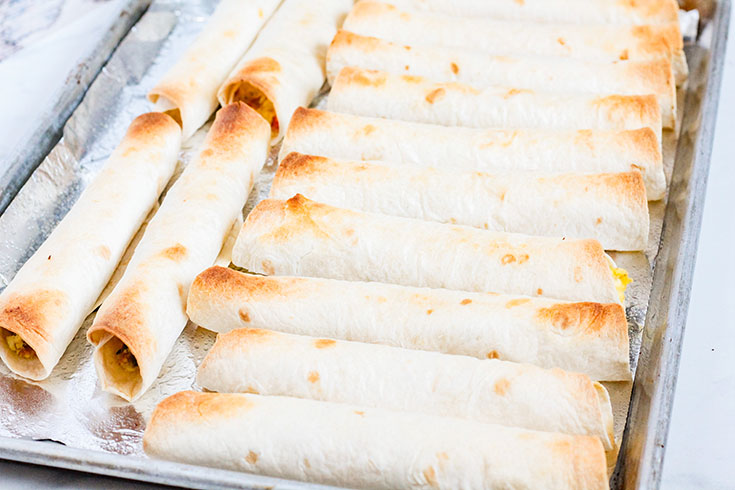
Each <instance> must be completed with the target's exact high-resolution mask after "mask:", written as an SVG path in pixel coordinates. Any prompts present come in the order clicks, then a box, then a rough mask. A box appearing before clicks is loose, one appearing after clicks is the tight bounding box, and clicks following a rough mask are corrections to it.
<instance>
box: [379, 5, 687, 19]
mask: <svg viewBox="0 0 735 490" xmlns="http://www.w3.org/2000/svg"><path fill="white" fill-rule="evenodd" d="M386 3H389V4H392V5H393V6H395V7H398V8H400V9H402V10H418V11H426V12H438V13H442V14H449V15H456V16H462V17H490V18H493V19H502V20H522V21H536V22H568V23H579V24H593V23H596V24H636V25H640V24H659V23H669V22H678V20H679V15H678V14H679V5H678V3H677V2H676V0H636V1H634V2H621V1H620V0H594V1H590V0H522V1H518V0H483V1H482V2H478V1H476V0H388V1H387V2H386Z"/></svg>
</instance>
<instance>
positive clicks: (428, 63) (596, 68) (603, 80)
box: [327, 30, 676, 128]
mask: <svg viewBox="0 0 735 490" xmlns="http://www.w3.org/2000/svg"><path fill="white" fill-rule="evenodd" d="M346 66H359V67H360V68H365V69H369V70H381V71H386V72H388V73H393V74H396V75H404V74H405V75H417V76H421V77H426V78H428V79H430V80H433V81H437V82H459V83H463V84H467V85H471V86H473V87H477V88H483V87H492V86H504V87H514V88H517V89H524V90H540V91H545V92H553V93H557V92H558V93H586V94H598V95H609V94H618V95H649V94H653V95H655V96H656V97H657V98H658V103H659V105H660V108H661V117H662V121H663V124H664V127H667V128H673V127H675V124H676V84H675V83H674V73H673V71H672V70H671V61H669V60H668V59H665V58H660V59H658V60H652V61H619V62H616V63H595V62H589V61H579V60H574V59H568V58H553V57H540V56H537V57H516V58H509V57H507V56H492V55H489V54H485V53H482V52H476V51H470V50H467V49H462V48H441V47H424V46H402V45H400V44H396V43H391V42H388V41H384V40H382V39H378V38H374V37H367V36H360V35H357V34H353V33H351V32H348V31H344V30H340V31H339V32H338V33H337V35H336V36H335V38H334V40H332V44H331V45H330V46H329V51H328V54H327V74H328V77H329V81H330V83H333V82H334V79H335V78H336V77H337V75H338V74H339V72H340V70H341V69H342V68H344V67H346Z"/></svg>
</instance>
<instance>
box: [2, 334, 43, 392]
mask: <svg viewBox="0 0 735 490" xmlns="http://www.w3.org/2000/svg"><path fill="white" fill-rule="evenodd" d="M31 342H32V341H31V340H30V339H28V340H27V339H25V338H23V337H22V336H21V335H19V334H18V333H16V332H13V331H11V330H9V329H7V328H5V327H4V326H1V327H0V356H2V359H3V361H5V363H6V364H7V365H8V367H10V369H12V370H13V371H14V372H16V373H19V374H21V375H22V376H25V377H26V378H30V379H33V380H39V379H43V378H45V377H46V376H48V372H49V371H48V370H47V369H46V368H45V367H44V365H43V363H42V362H41V360H40V359H39V358H38V355H37V354H36V349H34V348H33V346H32V345H31Z"/></svg>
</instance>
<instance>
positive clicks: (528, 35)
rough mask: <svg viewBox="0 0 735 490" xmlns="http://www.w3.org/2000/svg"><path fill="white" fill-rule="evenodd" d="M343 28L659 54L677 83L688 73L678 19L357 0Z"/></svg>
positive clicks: (572, 52) (509, 48)
mask: <svg viewBox="0 0 735 490" xmlns="http://www.w3.org/2000/svg"><path fill="white" fill-rule="evenodd" d="M581 1H584V0H581ZM587 3H594V2H593V1H589V2H587ZM568 13H569V15H575V14H576V11H575V10H574V9H570V10H569V12H568ZM343 28H344V29H345V30H347V31H350V32H354V33H355V34H361V35H363V36H374V37H379V38H381V39H386V40H388V41H393V42H398V43H402V44H408V45H412V46H413V45H416V46H419V45H424V46H444V47H454V48H465V49H468V50H476V51H485V52H488V53H492V54H495V55H501V56H519V55H529V54H533V55H541V56H563V57H567V58H576V59H580V60H587V61H597V62H614V61H621V60H633V61H645V60H652V59H658V58H662V57H663V58H667V59H669V60H671V63H672V66H673V69H674V75H675V76H676V83H677V85H680V84H682V83H683V82H684V81H685V80H686V77H687V73H688V68H687V63H686V56H685V55H684V41H683V39H682V37H681V30H680V27H679V23H678V20H675V21H672V22H669V23H666V24H656V25H627V26H626V25H610V24H592V23H588V22H584V23H581V24H573V23H568V22H567V21H564V22H559V23H541V22H527V21H504V20H493V19H488V18H478V17H477V16H471V17H452V16H448V15H444V14H441V13H431V12H406V11H402V10H399V9H398V8H396V7H394V6H392V5H387V4H384V3H378V2H371V1H364V0H363V1H361V2H359V3H358V4H356V5H355V8H353V9H352V12H350V14H349V15H348V16H347V18H346V19H345V22H344V25H343Z"/></svg>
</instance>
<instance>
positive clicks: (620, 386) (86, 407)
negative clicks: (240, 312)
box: [0, 0, 683, 456]
mask: <svg viewBox="0 0 735 490" xmlns="http://www.w3.org/2000/svg"><path fill="white" fill-rule="evenodd" d="M215 4H216V1H214V0H196V1H195V0H188V1H173V0H160V1H156V2H154V3H153V5H152V6H151V7H150V9H149V10H148V12H147V13H146V14H145V15H144V16H143V17H142V18H141V20H140V21H139V22H138V23H137V24H136V26H135V27H134V28H133V29H132V30H131V32H130V34H129V35H128V36H127V37H126V38H125V40H124V41H123V42H122V43H121V44H120V45H119V47H118V49H117V50H116V52H115V53H114V54H113V56H112V57H111V59H110V61H109V62H108V64H107V66H105V68H104V69H103V70H102V72H101V73H100V75H99V77H98V78H97V79H96V80H95V82H94V83H93V84H92V86H91V87H90V89H89V91H88V93H87V94H86V96H85V98H84V100H83V101H82V103H81V104H80V105H79V107H78V108H77V109H76V111H75V112H74V114H73V116H72V117H71V118H70V119H69V121H68V122H67V124H66V126H65V128H64V136H63V138H62V140H61V141H60V142H59V143H58V144H57V145H56V147H55V148H54V149H53V150H52V151H51V153H50V154H49V155H48V156H47V158H46V159H45V160H44V161H43V163H42V164H41V165H40V166H39V168H38V169H37V170H36V171H35V172H34V173H33V175H32V176H31V178H30V180H29V181H28V182H27V183H26V185H25V186H24V187H23V188H22V190H21V191H20V192H19V194H18V196H17V197H16V198H15V199H14V201H13V202H12V203H11V205H10V206H9V207H8V209H7V210H6V212H5V213H4V214H3V215H2V216H0V289H3V288H4V287H5V286H6V285H7V284H8V282H9V281H10V280H11V279H12V278H13V276H14V275H15V273H16V272H17V270H18V269H19V268H20V266H21V265H22V264H23V263H24V262H25V260H26V259H27V258H28V257H30V256H31V254H32V253H33V252H34V251H35V250H36V249H37V248H38V246H39V245H40V244H41V243H42V242H43V240H44V239H45V238H46V237H47V236H48V235H49V233H50V232H51V230H52V229H53V228H54V226H55V225H56V224H57V223H58V222H59V221H60V220H61V218H63V216H64V215H65V214H66V213H67V212H68V210H69V209H70V208H71V206H72V205H73V203H74V202H75V201H76V200H77V198H78V197H79V195H80V193H81V192H82V190H83V189H84V188H85V187H86V185H87V184H88V183H89V182H90V180H91V179H92V178H94V176H95V175H96V174H97V172H98V171H99V169H100V168H101V166H102V164H103V163H104V162H105V159H106V158H107V156H108V155H109V154H110V153H111V152H112V150H113V149H114V148H115V146H116V145H117V144H118V142H119V141H120V139H121V138H122V136H123V134H124V133H125V131H126V129H127V126H128V124H129V123H130V121H132V119H133V118H134V117H135V116H137V115H139V114H141V113H143V112H147V111H150V110H152V106H151V105H150V104H149V103H148V102H147V101H146V99H145V94H146V93H147V91H148V90H149V89H150V88H151V87H152V86H153V84H154V83H155V82H156V81H157V80H158V79H159V78H160V77H161V76H162V75H163V73H164V72H165V71H166V70H167V69H168V68H169V67H170V66H171V65H172V64H173V63H174V62H175V61H176V60H177V59H178V57H179V55H180V54H181V53H182V52H183V51H184V50H185V49H186V47H187V46H188V44H189V43H190V42H191V40H192V39H193V38H194V37H195V36H196V34H197V33H198V31H199V30H200V29H201V28H202V25H203V23H204V21H205V20H206V18H207V17H208V15H209V14H210V13H211V12H212V11H213V10H214V6H215ZM679 99H680V105H679V107H683V98H682V97H681V96H680V98H679ZM324 103H325V96H324V94H322V95H321V96H320V97H319V98H318V99H317V100H315V102H314V104H313V105H315V106H317V107H322V106H324ZM207 128H208V125H207V126H205V127H204V128H202V130H200V131H199V132H198V133H197V134H195V135H194V136H193V137H192V138H191V139H190V140H189V141H187V142H186V143H185V145H184V148H183V150H182V152H181V157H180V163H179V169H181V168H183V167H184V166H185V165H186V164H187V163H188V162H189V161H190V160H191V158H192V156H193V155H195V154H196V153H197V151H198V149H199V147H200V146H201V144H202V142H203V138H204V134H205V133H206V130H207ZM663 146H664V158H665V168H666V175H667V179H669V180H670V178H671V172H672V168H673V161H674V153H675V149H676V137H675V135H674V134H673V133H672V132H667V133H665V134H664V139H663ZM277 150H278V148H274V149H273V151H271V155H270V157H269V161H268V163H267V164H266V167H265V168H264V170H263V172H262V173H261V175H260V177H259V178H258V180H257V182H256V184H255V188H254V190H253V192H252V194H251V196H250V197H249V199H248V203H247V205H246V207H245V209H244V214H245V215H246V214H247V213H248V212H249V211H250V210H251V209H252V208H253V207H254V205H255V204H257V202H259V201H260V200H262V199H263V198H265V197H266V196H267V193H268V191H269V189H270V183H271V181H272V179H273V175H274V173H275V164H274V159H275V156H276V155H277ZM649 208H650V213H651V231H650V236H649V243H648V247H647V249H646V251H645V253H616V254H613V258H614V259H615V261H616V262H617V263H618V265H619V266H621V267H624V268H625V269H627V270H628V271H629V273H630V276H631V277H632V278H633V281H634V282H633V283H632V284H631V285H630V286H629V288H628V291H627V294H626V305H625V306H626V313H627V316H628V320H629V331H630V340H631V366H632V367H633V369H635V366H636V363H637V359H638V353H639V351H640V343H641V336H642V332H643V328H644V325H643V323H644V319H645V316H646V311H647V308H648V301H649V293H650V289H651V280H652V266H651V264H653V263H654V259H655V255H656V253H657V251H658V247H659V240H660V237H661V230H662V226H663V215H664V208H665V202H664V201H660V202H655V203H649ZM90 323H91V315H90V318H87V320H86V321H85V323H84V325H83V326H82V328H81V329H80V331H79V333H78V334H77V336H76V337H75V339H74V341H73V342H72V343H71V345H70V346H69V348H68V349H67V351H66V353H65V355H64V356H63V358H62V359H61V362H60V363H59V365H58V366H57V367H56V369H55V370H54V372H53V374H52V375H51V376H50V378H48V379H47V380H45V381H42V382H29V381H26V380H23V379H20V378H18V377H16V376H14V375H13V374H11V373H10V372H9V371H8V370H7V368H5V366H4V365H2V364H1V363H0V435H1V436H9V437H13V438H31V439H44V440H49V439H50V440H53V441H57V442H61V443H63V444H66V445H68V446H73V447H75V448H80V449H95V450H102V451H106V452H110V453H116V454H122V455H138V456H144V454H143V451H142V444H141V439H142V435H143V431H144V430H145V423H146V420H147V419H148V417H150V415H151V413H152V410H153V408H154V407H155V405H156V404H157V403H158V402H159V401H161V400H162V399H163V398H165V397H166V396H169V395H171V394H173V393H176V392H178V391H181V390H185V389H189V388H191V387H192V386H194V378H195V373H196V368H197V366H198V364H199V363H200V362H201V360H202V358H203V357H204V355H205V354H206V352H207V351H208V350H209V348H210V347H211V345H212V343H213V341H214V334H213V333H211V332H208V331H206V330H203V329H201V328H197V327H196V326H195V325H193V324H191V323H190V324H189V325H187V327H186V329H185V330H184V333H183V334H182V336H181V338H180V339H179V341H178V342H177V343H176V345H175V347H174V350H173V352H172V353H171V355H170V356H169V358H168V360H167V361H166V363H165V365H164V367H163V370H162V373H161V375H160V376H159V378H158V381H157V382H156V383H155V384H154V385H153V386H152V387H151V389H150V390H149V391H148V392H147V393H146V394H145V395H144V396H143V397H142V398H141V399H140V400H139V401H137V402H135V403H132V404H131V403H127V402H124V401H123V400H121V399H120V398H117V397H115V396H112V395H109V394H107V393H105V392H103V391H101V390H100V388H99V386H98V383H97V378H96V373H95V369H94V365H93V362H92V357H91V354H92V348H91V346H90V345H88V343H87V342H86V338H85V333H86V330H87V328H88V327H89V325H90ZM607 386H608V389H609V390H610V394H611V398H612V400H613V409H614V414H615V429H616V430H615V432H616V436H617V437H616V438H617V439H618V441H619V440H620V436H621V435H622V430H623V427H624V424H625V418H626V414H627V411H628V403H629V399H630V390H631V384H630V383H607ZM194 387H195V388H196V386H194Z"/></svg>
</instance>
